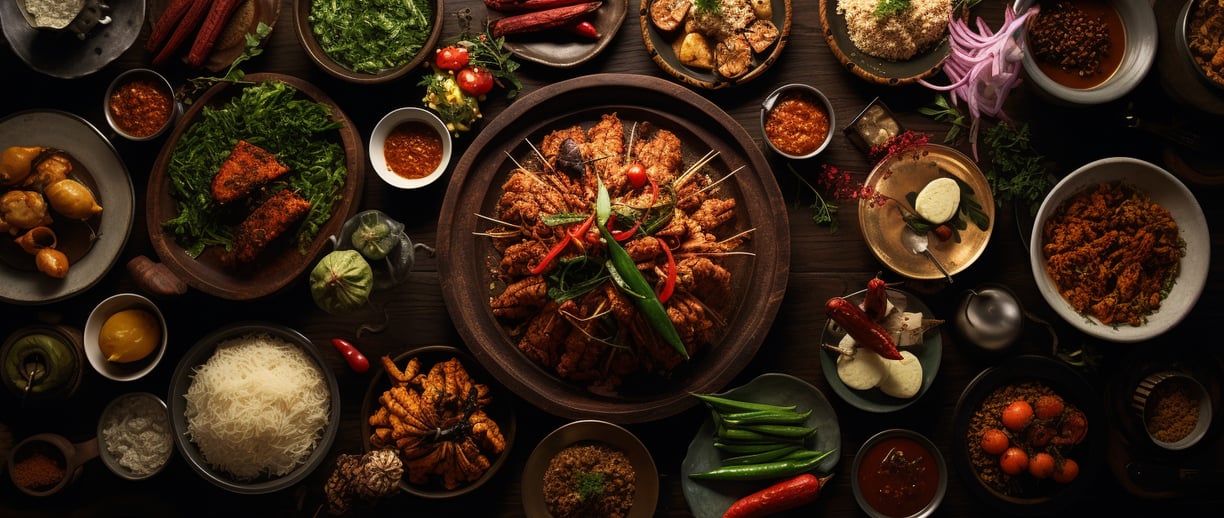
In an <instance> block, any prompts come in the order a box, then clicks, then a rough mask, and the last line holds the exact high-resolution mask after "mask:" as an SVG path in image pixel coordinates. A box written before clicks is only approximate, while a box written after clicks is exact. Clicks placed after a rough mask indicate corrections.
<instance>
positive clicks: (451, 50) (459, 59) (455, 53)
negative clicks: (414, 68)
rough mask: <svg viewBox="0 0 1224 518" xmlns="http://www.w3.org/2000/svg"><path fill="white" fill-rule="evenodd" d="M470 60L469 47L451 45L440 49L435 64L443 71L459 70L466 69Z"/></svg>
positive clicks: (435, 57)
mask: <svg viewBox="0 0 1224 518" xmlns="http://www.w3.org/2000/svg"><path fill="white" fill-rule="evenodd" d="M470 59H471V57H470V56H469V55H468V49H467V47H464V46H462V45H451V46H449V47H442V48H440V49H438V53H437V55H435V56H434V64H436V65H438V68H440V69H442V70H459V69H461V68H463V67H466V66H467V64H468V61H469V60H470Z"/></svg>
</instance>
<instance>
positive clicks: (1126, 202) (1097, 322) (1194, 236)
mask: <svg viewBox="0 0 1224 518" xmlns="http://www.w3.org/2000/svg"><path fill="white" fill-rule="evenodd" d="M1032 232H1033V233H1032V241H1031V243H1032V244H1031V246H1030V249H1029V257H1030V259H1031V264H1032V268H1033V276H1034V278H1035V280H1036V281H1037V287H1038V289H1039V290H1040V291H1041V294H1042V296H1043V297H1045V300H1046V302H1047V303H1048V304H1050V306H1051V307H1053V308H1054V310H1055V312H1057V313H1058V314H1059V315H1060V316H1061V317H1062V318H1063V319H1065V320H1066V321H1067V322H1069V323H1070V324H1071V325H1073V326H1075V327H1076V328H1077V329H1079V330H1080V331H1083V332H1084V333H1087V334H1089V335H1092V336H1094V337H1097V338H1101V339H1104V340H1109V341H1113V342H1138V341H1142V340H1147V339H1149V338H1152V337H1155V336H1157V335H1160V334H1162V333H1164V332H1165V331H1168V330H1169V329H1171V328H1172V327H1174V326H1176V325H1177V324H1178V323H1179V322H1181V321H1182V319H1184V318H1185V317H1186V315H1187V314H1188V313H1189V312H1190V311H1191V310H1192V309H1193V308H1194V305H1195V303H1196V302H1197V301H1198V298H1199V295H1200V294H1201V293H1202V291H1203V284H1204V283H1205V282H1206V279H1207V268H1208V265H1209V264H1210V261H1211V250H1210V243H1211V240H1210V238H1209V236H1208V235H1207V221H1206V219H1205V218H1204V216H1203V211H1202V208H1201V207H1200V206H1199V203H1198V201H1197V200H1196V199H1195V197H1194V195H1193V194H1192V193H1191V192H1190V190H1189V189H1187V188H1186V186H1185V185H1183V184H1182V183H1181V182H1180V181H1179V180H1177V178H1175V177H1174V176H1173V175H1172V174H1170V173H1169V172H1168V171H1165V170H1164V169H1161V168H1160V167H1158V166H1156V165H1153V164H1151V163H1148V162H1145V161H1142V160H1138V159H1135V158H1128V157H1112V158H1103V159H1100V160H1097V161H1094V162H1091V163H1088V164H1086V165H1084V166H1082V167H1080V168H1079V169H1077V170H1075V171H1074V172H1072V173H1071V174H1069V175H1067V177H1066V178H1063V179H1062V181H1060V182H1059V183H1058V184H1057V185H1055V186H1054V188H1053V189H1052V190H1051V191H1050V193H1049V194H1048V195H1047V196H1046V198H1045V201H1043V202H1042V204H1041V208H1040V209H1038V211H1037V217H1036V223H1035V225H1034V226H1033V231H1032Z"/></svg>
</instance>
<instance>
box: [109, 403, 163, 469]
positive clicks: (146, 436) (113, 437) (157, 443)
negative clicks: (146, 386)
mask: <svg viewBox="0 0 1224 518" xmlns="http://www.w3.org/2000/svg"><path fill="white" fill-rule="evenodd" d="M106 414H107V415H106V416H105V417H104V418H103V419H104V422H103V423H102V434H101V435H102V436H101V442H102V445H103V447H105V448H106V452H107V454H109V455H110V457H111V458H113V459H114V460H115V461H116V462H117V463H118V464H119V465H120V466H123V467H124V468H127V470H128V471H130V472H131V474H132V476H135V477H146V476H149V475H152V474H153V473H156V472H157V470H159V469H161V467H162V465H164V464H165V463H166V461H168V460H170V452H171V451H172V450H173V448H174V442H173V441H174V438H173V436H172V435H171V431H170V416H169V414H167V413H166V407H165V406H164V405H162V404H161V402H160V401H158V400H156V399H154V398H152V397H125V398H123V399H121V400H119V401H117V402H115V404H114V406H113V407H112V409H111V410H110V411H109V412H107V413H106Z"/></svg>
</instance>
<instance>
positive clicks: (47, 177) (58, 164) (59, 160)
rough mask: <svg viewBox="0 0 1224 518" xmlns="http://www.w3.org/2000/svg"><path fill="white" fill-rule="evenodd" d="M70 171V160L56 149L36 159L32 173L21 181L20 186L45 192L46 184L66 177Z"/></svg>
mask: <svg viewBox="0 0 1224 518" xmlns="http://www.w3.org/2000/svg"><path fill="white" fill-rule="evenodd" d="M71 172H72V160H71V159H69V158H68V155H66V154H64V153H63V152H61V151H56V152H54V153H51V154H50V155H48V156H46V157H45V158H43V159H41V160H39V161H38V164H37V165H35V166H34V173H33V174H31V175H30V176H29V177H27V178H26V179H25V181H24V182H22V183H21V186H22V187H24V188H26V189H29V190H32V191H38V192H42V193H45V192H46V191H47V186H49V185H51V184H53V183H55V182H58V181H60V180H63V179H65V178H68V173H71Z"/></svg>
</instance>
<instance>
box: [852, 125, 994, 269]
mask: <svg viewBox="0 0 1224 518" xmlns="http://www.w3.org/2000/svg"><path fill="white" fill-rule="evenodd" d="M941 176H950V177H955V178H957V179H959V180H961V181H962V182H964V184H966V185H968V186H969V188H970V189H972V190H973V192H974V197H975V198H976V199H977V202H978V204H979V205H981V206H982V212H983V213H984V214H986V217H987V218H988V219H989V220H990V222H989V224H988V225H986V230H982V229H979V228H978V227H977V226H976V225H974V224H973V223H972V222H970V223H969V224H968V228H966V229H964V230H961V231H960V242H959V243H958V242H956V240H954V239H949V240H947V241H941V240H940V239H939V238H937V237H935V236H931V238H930V244H929V249H930V251H931V253H932V254H934V255H935V257H936V258H937V259H939V262H940V263H942V264H943V265H944V267H945V268H947V269H948V273H950V274H952V275H956V274H957V273H959V272H962V271H964V270H965V269H966V268H968V267H969V266H970V265H972V264H973V262H974V261H976V260H977V258H978V257H979V256H981V255H982V251H984V250H985V249H986V243H988V242H989V241H990V235H991V233H992V232H993V230H994V222H995V202H994V193H993V192H991V190H990V184H988V183H987V182H986V177H985V176H984V175H983V174H982V170H981V169H978V166H977V164H976V163H974V161H973V160H972V159H970V158H969V157H967V156H965V155H964V154H963V153H961V152H960V151H957V150H955V149H952V148H950V147H948V146H942V145H938V144H926V145H923V146H918V147H914V148H910V149H908V150H906V151H905V152H903V153H896V154H893V155H892V156H890V157H888V158H886V159H884V160H883V161H881V162H880V163H879V164H877V165H876V167H875V169H873V170H872V171H871V174H870V175H868V176H867V181H866V185H867V186H868V187H871V188H873V189H875V190H876V191H878V192H879V193H881V194H883V195H885V196H888V197H889V198H892V199H891V200H890V201H888V203H887V204H885V205H883V206H880V207H871V206H870V205H871V201H870V200H866V199H861V200H859V229H860V230H862V232H863V238H864V239H865V240H866V241H867V245H868V246H869V247H870V248H871V253H872V254H873V255H875V256H876V259H879V260H880V262H881V263H884V265H885V266H887V267H888V268H889V269H890V270H892V271H894V272H896V273H898V274H900V275H903V276H905V277H909V278H911V279H942V278H943V274H942V273H940V272H939V269H938V268H936V267H935V264H934V263H932V262H931V261H930V259H928V258H927V257H926V256H924V255H922V254H915V253H913V252H910V250H909V249H908V248H906V247H905V245H903V244H901V229H902V227H904V226H905V221H904V220H903V219H902V215H903V214H902V212H901V210H900V209H899V207H898V204H900V206H901V207H904V209H905V210H908V211H911V212H912V211H913V207H912V206H910V204H909V203H908V202H906V201H905V195H906V193H909V192H918V191H920V190H922V188H923V187H924V186H925V185H926V184H927V183H929V182H930V181H931V180H934V179H936V178H939V177H941ZM955 217H960V216H959V215H958V216H955Z"/></svg>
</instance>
